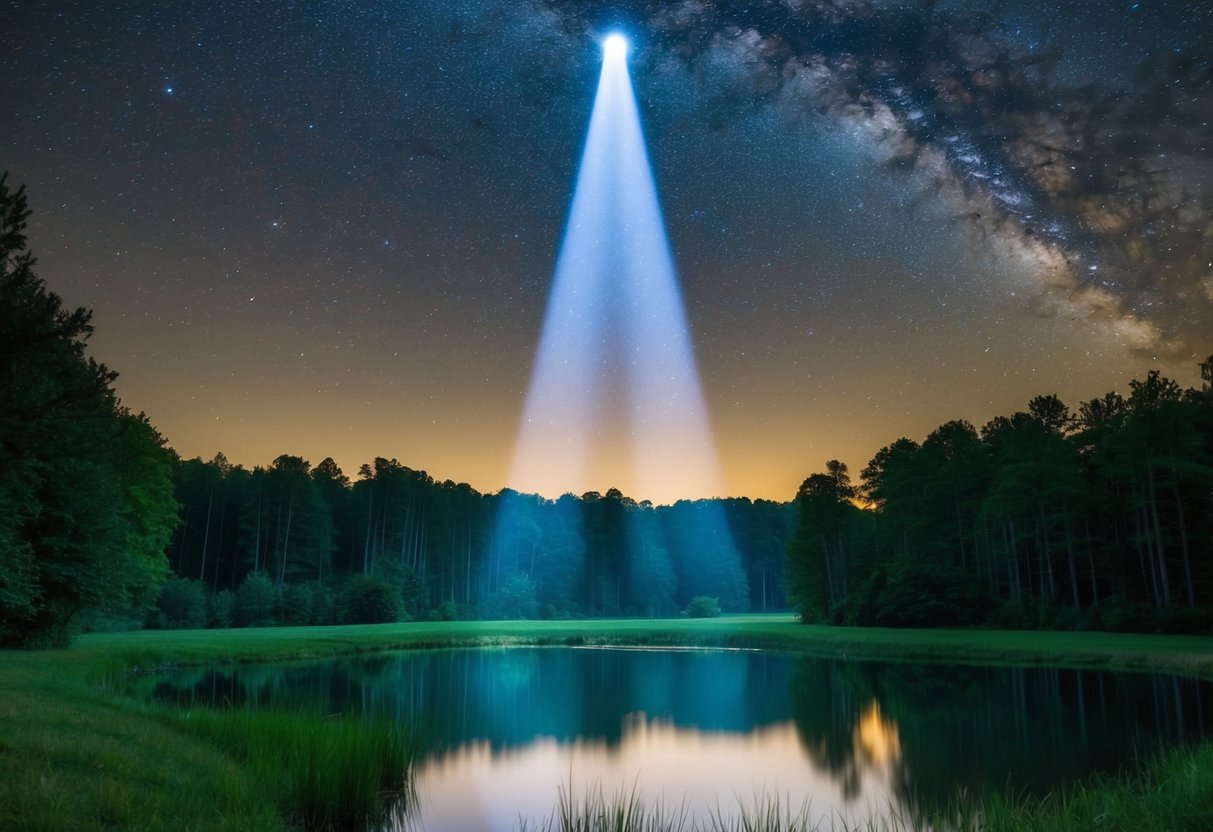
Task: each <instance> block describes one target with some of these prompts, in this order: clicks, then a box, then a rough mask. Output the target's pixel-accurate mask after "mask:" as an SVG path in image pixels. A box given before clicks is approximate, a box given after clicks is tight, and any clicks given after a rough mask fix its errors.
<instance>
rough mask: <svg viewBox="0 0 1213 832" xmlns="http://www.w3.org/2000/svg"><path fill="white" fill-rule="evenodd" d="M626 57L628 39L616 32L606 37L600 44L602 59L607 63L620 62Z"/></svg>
mask: <svg viewBox="0 0 1213 832" xmlns="http://www.w3.org/2000/svg"><path fill="white" fill-rule="evenodd" d="M627 56H628V39H627V38H625V37H624V36H623V35H621V34H619V33H618V32H613V33H612V34H609V35H607V37H606V40H604V41H603V42H602V57H603V59H604V60H608V61H622V60H623V59H624V58H626V57H627Z"/></svg>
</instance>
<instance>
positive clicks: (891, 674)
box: [154, 647, 1213, 832]
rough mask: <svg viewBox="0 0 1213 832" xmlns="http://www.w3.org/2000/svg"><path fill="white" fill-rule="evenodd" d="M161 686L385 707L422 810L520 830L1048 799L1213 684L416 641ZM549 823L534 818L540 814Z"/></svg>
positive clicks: (1176, 722) (1209, 711)
mask: <svg viewBox="0 0 1213 832" xmlns="http://www.w3.org/2000/svg"><path fill="white" fill-rule="evenodd" d="M154 696H155V697H156V698H158V699H160V700H164V701H171V702H177V703H180V704H212V703H214V704H249V705H253V706H257V707H262V706H274V707H289V708H309V709H319V710H321V711H322V712H323V713H336V712H349V711H354V712H363V713H377V714H385V715H387V716H389V717H390V718H392V719H394V720H397V721H399V722H401V723H404V724H407V725H410V726H412V727H414V729H415V730H416V731H417V732H418V733H419V734H420V735H421V736H422V737H423V739H424V741H425V753H424V755H423V758H422V762H421V764H420V765H419V767H418V769H417V775H416V789H417V795H418V802H417V806H416V816H415V818H414V819H415V820H416V821H417V822H418V824H419V826H420V827H422V828H424V829H426V830H438V832H442V831H443V830H468V829H493V830H497V829H500V830H508V829H514V828H516V827H517V826H518V822H519V818H520V817H522V818H529V819H532V821H534V820H540V819H542V818H545V817H547V816H548V815H549V814H550V813H551V811H552V810H553V808H554V807H555V806H556V804H557V799H558V790H559V789H560V788H561V787H562V786H564V787H567V786H568V785H569V784H570V782H571V783H572V786H573V791H574V792H575V793H580V792H582V791H584V790H585V787H587V786H592V785H601V787H602V788H603V790H604V791H606V792H607V793H608V794H609V793H611V792H615V791H619V790H623V791H625V792H626V791H628V790H630V789H631V788H632V787H633V786H635V787H636V788H637V789H638V790H639V791H640V792H641V793H642V794H643V795H644V796H645V798H646V799H649V800H655V799H656V798H658V797H662V798H663V799H664V800H665V802H666V804H667V805H669V804H670V803H673V804H675V805H677V804H679V803H680V802H682V801H683V800H684V799H685V800H686V805H687V807H688V810H689V811H690V813H691V814H692V815H694V816H697V817H700V818H706V814H707V813H708V812H709V811H712V810H715V809H716V807H717V806H718V805H719V806H720V807H721V808H723V809H724V810H725V811H726V814H728V813H730V811H731V810H732V809H734V808H735V807H736V805H737V802H738V800H741V801H742V802H745V803H747V804H752V802H753V800H754V798H755V795H765V796H778V797H779V798H781V799H782V800H783V801H784V802H785V804H786V803H790V804H791V806H792V807H793V808H794V809H795V808H799V807H800V806H801V804H802V802H803V801H805V800H810V801H811V813H812V815H813V816H814V817H822V816H826V815H832V814H837V813H839V812H841V813H842V814H843V815H845V816H847V817H850V818H853V819H856V820H859V821H862V820H863V819H864V818H865V817H867V816H868V815H869V813H875V814H887V812H888V811H889V809H890V807H894V808H896V809H898V810H905V809H907V808H910V807H919V806H924V805H928V806H929V805H932V804H938V803H940V802H946V801H947V800H949V799H950V798H952V797H953V796H954V795H955V794H956V793H957V790H958V789H965V790H967V791H968V792H969V793H970V794H974V793H980V792H982V791H983V790H988V789H999V790H1005V789H1007V788H1008V787H1009V788H1011V789H1013V790H1015V791H1016V792H1017V793H1022V792H1033V793H1042V792H1045V791H1048V790H1049V789H1050V788H1052V787H1055V786H1057V785H1059V784H1062V783H1066V782H1068V781H1071V780H1074V779H1076V778H1079V777H1082V776H1084V775H1087V774H1090V773H1092V772H1095V771H1115V770H1117V769H1119V768H1121V767H1123V766H1125V765H1130V764H1132V763H1133V762H1134V761H1138V760H1141V759H1142V758H1143V757H1148V756H1149V755H1150V754H1151V753H1153V752H1154V751H1155V750H1157V749H1159V748H1160V747H1163V746H1167V745H1173V744H1177V743H1185V742H1191V741H1195V740H1197V739H1199V738H1202V737H1205V736H1206V735H1207V733H1206V732H1207V731H1208V730H1209V728H1210V727H1213V726H1210V720H1213V684H1210V683H1207V682H1201V681H1198V680H1193V679H1185V678H1181V677H1175V676H1164V675H1153V674H1141V673H1111V672H1102V671H1091V670H1072V669H1048V668H1031V669H1025V668H1010V667H974V666H946V665H936V664H912V663H892V662H859V661H846V660H827V659H818V658H808V657H801V656H792V655H787V654H781V653H764V652H751V651H718V650H716V651H712V650H651V649H646V650H638V649H620V648H562V647H536V648H524V647H514V648H495V649H467V650H434V651H415V652H404V653H393V654H378V655H374V656H370V657H355V658H346V659H340V660H335V661H328V662H324V663H316V664H306V665H302V664H300V665H285V666H283V665H252V666H239V667H224V668H194V669H186V670H181V671H178V672H175V673H172V674H169V675H166V676H164V677H161V678H159V679H157V680H156V682H155V686H154ZM532 826H534V823H532Z"/></svg>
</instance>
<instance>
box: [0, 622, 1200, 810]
mask: <svg viewBox="0 0 1213 832" xmlns="http://www.w3.org/2000/svg"><path fill="white" fill-rule="evenodd" d="M482 644H492V645H503V644H631V645H686V646H704V647H745V648H762V649H772V650H783V651H792V652H798V653H805V654H813V655H821V656H835V657H837V656H845V657H850V658H880V659H897V660H925V661H948V662H981V663H998V662H1001V663H1010V664H1021V665H1022V664H1048V665H1061V666H1081V667H1096V668H1107V669H1129V670H1134V669H1136V670H1158V671H1172V672H1178V673H1184V674H1191V675H1198V676H1202V677H1205V678H1210V679H1213V638H1210V637H1198V636H1155V635H1127V634H1116V633H1072V632H1065V633H1041V632H1000V631H986V630H971V631H962V630H877V629H855V628H827V627H806V626H802V625H799V624H796V623H795V622H794V621H793V620H792V619H791V617H790V616H726V617H723V618H717V619H696V620H688V619H677V620H668V621H648V620H610V621H552V622H454V623H409V624H385V625H373V626H361V627H298V628H275V629H249V630H228V631H213V630H199V631H177V632H135V633H114V634H97V635H89V636H85V637H82V638H80V639H79V640H78V642H77V643H76V644H75V645H74V646H73V647H72V648H70V649H68V650H61V651H45V652H14V651H0V818H4V819H5V828H6V829H11V830H26V829H30V830H33V829H38V830H56V829H64V830H66V829H73V830H75V829H80V830H93V829H96V830H102V829H130V830H160V829H170V828H172V829H186V828H188V829H190V830H196V831H197V830H210V829H215V830H218V829H247V830H261V829H282V828H284V825H285V824H286V823H287V822H288V821H290V822H298V821H301V820H302V819H305V818H306V817H308V813H309V812H310V811H313V810H312V809H308V808H306V807H304V806H301V805H300V803H299V802H298V801H296V800H295V799H294V798H291V797H290V794H298V793H303V792H306V791H308V789H307V788H303V787H295V786H290V785H287V786H282V784H281V783H279V785H278V786H277V787H274V786H273V782H274V781H273V778H272V777H270V776H269V775H264V776H263V775H259V774H258V770H259V769H258V766H259V765H261V764H259V763H258V762H257V758H256V754H255V753H253V751H252V749H253V748H254V747H255V745H256V741H255V739H254V737H253V735H252V733H251V732H253V731H262V730H263V734H262V737H263V739H268V740H269V743H270V745H280V744H286V741H285V740H283V739H282V737H281V736H279V735H276V734H275V732H276V731H287V732H291V733H307V732H308V731H310V730H311V729H312V728H313V727H315V726H316V724H317V722H318V720H316V719H314V718H310V717H305V716H302V715H293V716H289V717H283V718H282V719H283V720H285V721H286V722H287V723H290V722H292V721H293V724H294V725H295V726H296V727H295V728H293V729H291V728H289V726H288V727H286V728H284V727H282V726H281V725H271V724H268V723H267V724H266V725H265V726H264V727H263V729H262V728H252V727H249V726H246V727H247V729H248V731H249V732H250V733H249V737H248V739H247V740H240V739H239V732H238V730H237V724H238V722H237V723H232V724H227V725H220V724H219V723H216V724H214V725H211V726H210V727H207V726H206V725H205V724H204V722H205V719H208V718H209V717H204V718H199V717H198V714H199V712H198V711H192V712H190V717H189V719H186V718H185V717H184V713H183V712H177V713H172V714H170V713H168V712H167V711H166V709H165V707H163V706H155V705H151V704H148V703H147V702H146V700H144V699H142V698H138V697H134V696H131V695H130V694H129V692H128V691H129V690H130V689H131V687H130V685H129V679H130V676H131V674H132V672H136V673H138V672H151V671H154V670H156V669H160V668H165V667H170V666H179V665H184V664H200V663H213V662H254V661H278V660H292V659H318V658H326V657H331V656H337V655H348V654H352V653H360V652H370V651H382V650H395V649H417V648H427V647H457V646H474V645H482ZM264 718H265V715H264V714H262V715H260V716H259V717H258V719H264ZM223 719H229V720H230V719H237V720H238V718H237V717H233V716H232V715H231V714H229V715H228V716H227V717H224V718H223ZM221 721H222V720H221ZM336 722H337V723H340V722H341V720H337V721H336ZM346 727H348V726H340V725H338V727H336V728H334V731H336V732H337V733H338V734H341V732H343V731H344V730H345V728H346ZM275 736H278V738H277V739H274V737H275ZM343 736H345V738H344V739H334V740H333V741H334V742H339V743H348V744H350V745H351V746H357V744H358V743H360V742H364V741H366V738H362V739H357V738H350V737H349V736H348V735H343ZM326 741H327V740H326ZM399 741H400V742H401V743H406V742H407V738H403V739H400V740H399ZM242 742H244V743H245V745H243V746H242V745H241V743H242ZM395 753H398V752H388V753H387V758H388V759H389V760H390V759H392V757H391V755H392V754H395ZM308 754H312V755H313V756H311V757H309V756H308ZM1185 754H1186V755H1187V756H1184V755H1185ZM1211 755H1213V748H1211V747H1210V746H1207V745H1206V746H1203V747H1202V748H1200V749H1198V750H1197V751H1196V752H1176V753H1175V756H1174V757H1172V758H1169V759H1170V760H1171V762H1170V763H1168V764H1167V765H1168V767H1167V768H1166V769H1165V771H1164V770H1162V769H1159V770H1158V771H1157V772H1156V771H1155V769H1151V772H1152V773H1151V774H1150V777H1147V778H1146V779H1142V778H1136V779H1133V778H1128V779H1124V780H1117V781H1106V782H1105V781H1100V782H1098V783H1097V784H1096V785H1094V786H1091V789H1093V791H1092V792H1090V793H1089V794H1097V795H1102V797H1101V798H1099V799H1106V801H1113V797H1114V796H1115V795H1117V794H1121V793H1122V792H1123V793H1124V794H1125V795H1127V796H1126V797H1125V798H1124V800H1125V801H1126V802H1132V800H1135V799H1143V795H1144V796H1147V797H1148V796H1157V798H1158V799H1160V800H1162V799H1171V800H1173V801H1174V802H1175V803H1176V804H1177V805H1182V804H1184V803H1190V804H1193V805H1205V804H1201V803H1200V801H1199V800H1197V799H1195V797H1193V799H1191V800H1188V799H1187V798H1182V799H1181V797H1180V796H1179V795H1181V794H1187V792H1186V791H1183V790H1185V789H1187V790H1190V789H1194V788H1197V787H1198V786H1199V787H1202V788H1204V790H1205V791H1204V795H1205V796H1206V799H1207V795H1208V794H1210V793H1213V782H1210V780H1209V779H1208V778H1209V774H1208V772H1210V771H1213V757H1211ZM330 759H331V758H330V757H329V756H328V752H325V751H323V750H321V747H320V746H317V748H316V749H315V751H314V752H300V753H298V754H292V756H291V757H290V758H289V760H291V761H299V762H297V763H296V762H288V763H287V765H288V766H289V767H290V768H291V769H292V770H297V771H298V772H300V774H299V777H300V778H301V780H300V782H302V783H307V782H309V778H311V782H315V779H316V778H317V777H320V776H321V771H322V769H324V768H326V767H325V766H324V765H321V764H320V763H319V762H316V761H328V760H330ZM265 765H267V766H268V767H269V768H271V769H272V768H273V767H274V765H275V764H265ZM395 765H397V763H395V762H392V763H390V765H389V768H390V767H391V766H395ZM327 768H328V770H329V771H331V770H333V769H334V768H338V767H333V766H328V767H327ZM1184 771H1189V772H1190V775H1189V779H1186V780H1185V779H1183V777H1182V776H1181V775H1182V772H1184ZM325 776H328V775H325ZM358 776H359V778H361V779H362V780H363V781H364V782H369V781H370V780H371V779H375V778H377V777H379V776H380V775H378V774H366V775H365V776H363V775H362V774H359V775H358ZM1201 776H1203V777H1205V779H1204V780H1200V777H1201ZM1151 778H1153V779H1151ZM389 780H390V778H389ZM267 784H268V785H267ZM1202 784H1203V785H1202ZM275 788H277V789H278V791H277V792H275V791H274V789H275ZM315 788H317V789H320V787H319V786H316V787H315ZM334 788H338V787H337V786H334ZM340 788H341V789H344V788H345V787H340ZM363 788H365V787H363ZM379 788H383V786H382V783H380V786H379ZM1172 788H1174V789H1178V790H1180V791H1179V792H1172V791H1171V789H1172ZM1133 789H1137V791H1136V792H1134V791H1133ZM1118 790H1120V791H1118ZM1124 790H1128V791H1124ZM284 793H285V794H286V795H287V797H285V798H284V797H283V796H282V795H283V794H284ZM1083 794H1088V793H1084V792H1081V791H1080V790H1079V789H1077V788H1076V789H1075V790H1074V791H1072V792H1068V793H1067V794H1065V795H1064V796H1062V795H1058V796H1056V797H1054V798H1050V799H1049V800H1046V801H1045V802H1043V803H1040V804H1031V803H1027V802H1022V803H1018V804H1012V803H1007V804H1006V805H1005V806H1002V807H993V808H992V809H991V812H994V811H996V810H997V811H1002V812H1003V813H1004V814H1005V816H1006V817H1007V818H1008V821H1007V822H1008V823H1013V824H1022V823H1026V821H1025V818H1026V817H1027V816H1029V815H1031V816H1032V817H1036V818H1044V817H1047V816H1050V815H1049V813H1050V812H1052V811H1060V810H1059V809H1056V807H1057V806H1060V805H1062V804H1063V803H1064V805H1065V806H1067V807H1069V806H1074V807H1081V806H1082V805H1083V804H1082V803H1081V801H1082V800H1095V799H1096V798H1095V797H1090V796H1089V794H1088V796H1087V797H1083ZM1168 795H1170V798H1167V796H1168ZM352 803H353V804H357V803H358V801H357V800H355V801H352ZM1101 805H1102V804H1101ZM1109 805H1112V804H1111V803H1109ZM1115 805H1116V806H1120V805H1121V804H1119V803H1117V804H1115ZM1125 805H1127V803H1126V804H1125ZM315 811H317V812H318V815H317V816H318V817H323V816H324V811H323V810H315ZM1067 811H1068V810H1067ZM1075 811H1078V809H1075ZM1118 811H1119V810H1118ZM1125 811H1127V809H1126V810H1125ZM355 814H356V811H355ZM994 817H995V815H994V814H991V819H992V818H994ZM1204 817H1205V819H1206V821H1207V820H1208V818H1207V814H1206V815H1205V816H1204ZM1211 826H1213V824H1211V823H1206V826H1204V827H1191V828H1210V827H1211ZM756 828H759V829H763V828H770V827H766V826H760V827H756ZM780 828H785V827H780ZM991 828H994V827H993V826H991ZM1001 828H1007V829H1012V828H1041V829H1076V828H1089V825H1088V826H1087V827H1082V826H1075V825H1071V826H1068V827H1067V826H1041V827H1026V826H1018V825H1011V826H1005V827H1001ZM1102 828H1133V827H1128V826H1125V827H1116V826H1114V825H1109V826H1104V827H1102ZM1145 828H1149V827H1145ZM1157 828H1170V827H1157ZM1174 828H1178V829H1183V828H1185V827H1183V826H1182V825H1181V826H1175V827H1174Z"/></svg>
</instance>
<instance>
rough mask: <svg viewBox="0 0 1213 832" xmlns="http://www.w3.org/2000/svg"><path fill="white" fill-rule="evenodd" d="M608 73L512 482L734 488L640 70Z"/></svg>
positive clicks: (680, 491)
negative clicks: (715, 425) (711, 411)
mask: <svg viewBox="0 0 1213 832" xmlns="http://www.w3.org/2000/svg"><path fill="white" fill-rule="evenodd" d="M627 49H628V44H627V40H626V39H625V38H624V37H623V36H622V35H620V34H618V33H615V34H611V35H609V36H608V37H607V38H606V39H605V40H604V42H603V63H602V73H601V76H600V78H599V83H598V93H597V96H596V98H595V101H594V109H593V112H592V114H591V117H590V126H589V132H588V135H587V137H586V143H585V150H584V152H583V154H582V160H581V167H580V170H579V172H578V176H577V183H576V187H575V189H574V193H573V201H572V205H571V207H570V210H569V217H568V224H567V226H566V229H565V236H564V240H563V242H562V245H561V249H560V254H559V256H558V258H557V263H556V272H555V277H554V280H553V284H552V291H551V296H550V298H549V302H548V308H547V314H546V318H545V321H544V327H543V334H542V336H541V338H540V342H539V347H538V351H537V354H536V358H535V365H534V368H533V372H532V376H531V384H530V388H529V391H528V394H527V398H526V404H525V408H524V413H523V418H522V424H521V427H520V430H519V436H518V442H517V445H516V448H515V455H514V461H513V466H512V468H511V475H510V483H509V484H510V487H512V488H515V489H518V490H519V491H526V492H536V493H539V494H543V495H545V496H548V497H556V496H559V495H560V494H562V493H565V492H569V491H573V492H574V493H581V492H582V491H583V490H584V491H588V490H591V489H595V488H597V489H605V488H606V487H607V486H616V487H619V488H620V489H621V490H623V491H624V492H625V493H628V494H631V495H632V496H635V497H636V498H637V499H650V500H653V501H654V502H673V501H675V500H678V499H683V498H696V497H713V496H720V495H721V494H722V492H723V480H722V477H721V474H720V469H719V464H718V462H717V457H716V449H715V443H714V441H713V437H712V431H711V426H710V424H709V421H708V414H707V407H706V405H705V403H704V399H703V393H702V391H701V389H700V382H699V372H698V369H697V368H696V365H695V358H694V352H693V348H692V344H691V337H690V332H689V329H688V325H687V320H686V315H685V313H684V311H683V304H682V296H681V292H680V290H679V286H678V278H677V274H676V271H675V268H674V262H673V258H672V255H671V252H670V247H669V242H668V240H667V238H666V231H665V223H664V220H663V218H662V214H661V207H660V205H659V203H658V199H657V188H656V185H655V183H654V181H653V173H652V169H651V167H650V165H649V158H648V153H647V151H646V149H645V142H644V136H643V133H642V131H641V125H640V115H639V112H638V110H637V107H636V100H635V96H634V94H633V91H632V82H631V78H630V77H629V74H628V67H627V60H626V56H627Z"/></svg>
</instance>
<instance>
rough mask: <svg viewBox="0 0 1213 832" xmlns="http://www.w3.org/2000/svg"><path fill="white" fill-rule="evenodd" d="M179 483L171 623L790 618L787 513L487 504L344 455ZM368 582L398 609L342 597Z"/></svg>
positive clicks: (572, 500) (774, 508) (164, 620)
mask: <svg viewBox="0 0 1213 832" xmlns="http://www.w3.org/2000/svg"><path fill="white" fill-rule="evenodd" d="M174 483H175V494H176V499H177V501H178V503H179V504H180V507H181V508H180V517H181V522H180V524H179V525H178V526H177V528H176V530H175V533H174V535H173V539H172V542H171V544H170V545H169V547H168V550H167V555H168V560H169V564H170V566H171V567H172V570H173V573H174V575H176V576H178V580H177V581H175V582H174V584H173V586H172V587H171V588H170V589H169V591H170V592H172V593H175V594H176V595H177V596H180V597H178V598H175V600H174V601H172V602H171V603H166V602H165V601H164V600H163V599H162V602H161V603H160V609H159V610H158V614H157V615H153V622H154V623H159V624H160V625H162V626H200V625H204V624H208V623H209V624H212V625H215V626H227V625H231V624H241V625H249V624H266V623H271V622H279V623H292V624H307V623H330V622H333V621H337V620H351V621H352V620H367V619H375V620H377V619H379V618H382V617H384V616H387V617H396V616H404V617H408V618H428V619H431V620H442V619H455V618H461V619H462V618H479V617H483V618H540V617H542V618H562V617H570V616H572V617H583V616H620V615H623V616H666V615H672V614H676V613H678V612H679V611H681V610H684V609H686V608H687V606H688V604H689V603H690V601H691V600H692V599H694V598H696V597H701V596H702V597H710V598H715V599H716V600H717V603H718V604H719V606H720V608H721V609H723V610H725V611H729V610H733V611H738V610H751V609H754V610H769V609H786V608H787V607H788V602H787V600H786V596H785V594H784V591H783V565H784V550H785V547H786V543H787V539H788V536H789V535H790V533H791V521H792V511H791V506H790V505H788V504H786V503H774V502H771V501H767V500H757V501H751V500H748V499H744V498H741V499H727V500H701V501H695V502H689V501H682V502H679V503H676V504H674V505H672V506H653V505H651V504H649V503H647V502H643V503H637V502H636V501H635V500H632V499H630V498H628V497H626V496H624V495H623V494H622V493H620V492H619V491H618V490H616V489H611V490H609V491H607V492H606V493H605V494H599V493H597V492H590V493H587V494H583V495H581V496H580V497H577V496H574V495H572V494H566V495H564V496H563V497H561V498H559V499H557V500H548V499H544V498H541V497H537V496H534V495H524V494H519V493H517V492H514V491H511V490H508V489H507V490H503V491H501V492H499V493H497V494H481V493H479V492H477V491H476V490H475V489H473V488H472V487H471V486H469V485H467V484H465V483H454V482H451V481H450V480H447V481H444V482H438V481H436V480H434V479H433V478H432V477H430V476H429V475H428V474H426V473H425V472H424V471H415V470H413V469H410V468H408V467H406V466H404V465H401V464H400V463H399V462H397V461H396V460H394V459H383V458H377V459H375V460H374V462H373V463H371V464H368V465H363V466H362V467H361V469H360V470H359V472H358V476H357V479H356V480H354V481H351V479H350V478H349V477H347V476H346V475H345V474H344V473H343V472H342V471H341V470H340V469H339V468H338V467H337V465H336V464H335V463H334V462H333V461H332V460H331V459H325V460H323V461H322V462H320V463H319V464H318V465H315V466H314V467H310V466H309V464H308V462H307V461H306V460H303V459H301V458H300V457H297V456H289V455H283V456H279V457H278V458H277V459H275V460H274V462H273V463H272V464H271V465H270V466H269V467H267V468H262V467H257V468H253V469H251V470H249V469H246V468H242V467H240V466H234V465H230V464H229V463H228V462H227V461H226V459H224V457H223V456H222V455H218V456H216V457H215V459H213V460H211V461H209V462H204V461H203V460H200V459H191V460H184V461H178V462H176V463H175V465H174ZM354 578H356V579H357V580H353V581H351V579H354ZM351 586H353V587H357V588H358V591H359V592H361V593H364V594H365V595H367V596H368V597H370V596H374V597H380V596H382V595H385V594H386V595H390V596H391V598H386V599H383V600H380V601H376V602H375V603H379V604H382V605H385V606H386V607H387V608H388V610H387V613H384V614H374V613H372V612H371V611H370V610H367V611H364V612H362V613H359V614H355V613H354V612H353V611H351V610H350V609H349V606H350V599H349V598H348V597H347V596H343V595H342V591H341V590H340V589H339V588H344V589H345V591H346V592H347V593H348V592H351V591H353V590H351V589H349V587H351ZM376 587H382V588H386V589H388V590H390V591H389V592H387V593H384V592H379V593H378V594H376V589H375V588H376ZM202 597H206V598H207V601H206V603H202V601H200V600H199V599H200V598H202ZM254 598H256V599H258V600H257V601H254ZM368 603H369V601H368ZM397 603H398V609H395V608H392V607H393V605H395V604H397ZM208 610H209V612H208Z"/></svg>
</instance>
